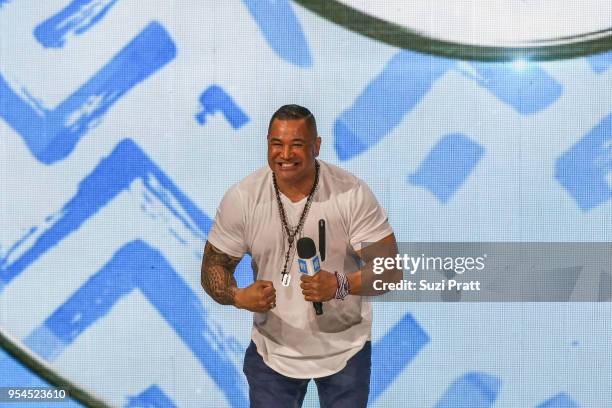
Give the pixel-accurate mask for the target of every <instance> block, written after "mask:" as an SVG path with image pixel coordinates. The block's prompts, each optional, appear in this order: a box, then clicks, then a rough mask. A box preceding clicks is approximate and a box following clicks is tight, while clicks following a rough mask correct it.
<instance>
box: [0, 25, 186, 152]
mask: <svg viewBox="0 0 612 408" xmlns="http://www.w3.org/2000/svg"><path fill="white" fill-rule="evenodd" d="M175 56H176V47H175V46H174V42H173V41H172V39H171V38H170V36H169V35H168V33H167V32H166V30H164V28H163V27H162V26H161V25H160V24H159V23H157V22H152V23H150V24H149V25H148V26H147V27H146V28H145V29H144V30H143V31H142V32H141V33H140V34H138V35H137V36H136V37H135V38H134V39H133V40H132V41H131V42H130V43H129V44H128V45H126V46H125V47H124V48H123V49H122V50H121V51H120V52H119V53H118V54H117V55H115V56H114V57H113V59H112V60H111V61H110V62H109V63H108V64H106V65H105V66H104V67H103V68H102V69H101V70H100V71H99V72H98V73H96V74H95V75H94V76H93V77H92V78H91V79H90V80H89V81H88V82H87V83H85V84H84V85H83V86H81V88H79V90H77V91H76V92H75V93H73V94H72V95H70V96H69V97H68V98H67V99H66V100H64V101H63V102H62V103H61V104H59V105H58V106H57V107H56V108H55V109H53V110H48V109H46V108H44V107H43V106H42V103H41V102H39V101H36V100H35V99H33V98H31V97H29V96H28V95H27V91H25V90H23V89H22V90H21V92H22V93H25V97H26V99H25V100H24V99H22V97H20V96H19V95H18V94H17V93H15V92H13V90H12V89H11V87H10V86H9V84H8V83H7V82H6V81H5V80H4V78H2V76H1V75H0V117H2V118H4V119H5V120H6V122H7V123H8V124H9V125H10V126H11V127H12V128H13V129H15V131H16V132H17V133H19V134H20V135H21V137H22V138H23V139H24V141H25V143H26V145H27V146H28V148H29V149H30V151H31V152H32V154H33V155H34V156H35V157H36V158H37V159H38V160H40V161H41V162H43V163H45V164H51V163H54V162H56V161H58V160H61V159H63V158H65V157H66V156H68V155H69V154H70V152H71V151H72V150H73V149H74V147H75V146H76V144H77V142H78V141H79V139H80V138H81V137H82V136H83V135H84V134H85V133H86V132H87V131H88V130H89V129H90V128H91V127H93V126H94V125H95V124H97V123H98V122H99V120H100V118H101V116H102V115H103V114H104V113H105V112H106V111H107V110H108V109H109V108H110V107H111V106H112V105H113V103H114V102H115V101H117V100H118V99H119V98H120V97H121V96H122V95H124V94H125V93H126V92H127V91H128V90H130V89H131V88H132V87H133V86H135V85H136V84H138V83H139V82H141V81H143V80H145V79H146V78H147V77H148V76H150V75H151V74H153V73H154V72H155V71H157V70H158V69H160V68H161V67H162V66H164V65H165V64H166V63H168V62H169V61H170V60H172V59H173V58H174V57H175Z"/></svg>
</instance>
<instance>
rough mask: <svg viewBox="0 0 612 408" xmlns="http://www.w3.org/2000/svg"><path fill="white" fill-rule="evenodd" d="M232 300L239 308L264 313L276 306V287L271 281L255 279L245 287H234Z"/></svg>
mask: <svg viewBox="0 0 612 408" xmlns="http://www.w3.org/2000/svg"><path fill="white" fill-rule="evenodd" d="M234 300H235V301H236V303H235V305H236V307H237V308H239V309H246V310H250V311H251V312H258V313H265V312H267V311H269V310H270V309H274V308H275V307H276V289H274V284H273V283H272V282H271V281H267V280H256V281H255V282H253V283H252V284H250V285H249V286H247V287H246V288H242V289H236V292H235V293H234Z"/></svg>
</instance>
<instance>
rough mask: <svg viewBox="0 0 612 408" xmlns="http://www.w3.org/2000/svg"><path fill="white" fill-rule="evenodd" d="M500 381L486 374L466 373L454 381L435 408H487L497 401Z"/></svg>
mask: <svg viewBox="0 0 612 408" xmlns="http://www.w3.org/2000/svg"><path fill="white" fill-rule="evenodd" d="M500 388H501V380H499V379H498V378H497V377H494V376H492V375H489V374H486V373H478V372H473V373H467V374H465V375H463V376H461V377H459V378H458V379H457V380H455V381H454V382H453V383H452V384H451V385H450V386H449V387H448V388H447V390H446V392H445V393H444V395H442V397H441V398H440V399H439V400H438V402H437V403H436V405H435V408H489V407H492V406H493V403H494V402H495V400H496V399H497V394H498V393H499V389H500Z"/></svg>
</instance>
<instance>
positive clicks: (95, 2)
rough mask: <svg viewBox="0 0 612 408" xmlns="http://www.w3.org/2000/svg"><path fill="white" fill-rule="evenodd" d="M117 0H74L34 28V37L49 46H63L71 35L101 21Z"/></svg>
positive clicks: (77, 33) (79, 32) (43, 44)
mask: <svg viewBox="0 0 612 408" xmlns="http://www.w3.org/2000/svg"><path fill="white" fill-rule="evenodd" d="M116 2H117V0H74V1H72V2H71V3H70V4H69V5H68V6H66V7H65V8H64V9H63V10H62V11H60V12H59V13H57V14H55V15H53V16H51V17H49V18H48V19H46V20H45V21H43V22H42V23H40V24H39V25H38V26H37V27H36V28H35V29H34V37H36V39H37V40H38V42H39V43H40V44H41V45H42V46H43V47H47V48H60V47H63V46H64V44H65V42H66V39H67V37H68V36H69V35H79V34H82V33H84V32H85V31H87V30H89V29H90V28H91V27H93V26H94V25H95V24H96V23H97V22H99V21H100V20H101V19H102V18H103V17H104V16H105V15H106V13H107V12H108V11H109V10H110V8H111V7H113V6H114V5H115V3H116Z"/></svg>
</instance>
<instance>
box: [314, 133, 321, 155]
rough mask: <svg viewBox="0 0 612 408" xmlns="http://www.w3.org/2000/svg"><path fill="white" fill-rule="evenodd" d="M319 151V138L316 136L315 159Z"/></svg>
mask: <svg viewBox="0 0 612 408" xmlns="http://www.w3.org/2000/svg"><path fill="white" fill-rule="evenodd" d="M320 149H321V138H320V137H319V136H317V138H316V139H315V155H314V156H315V157H319V150H320Z"/></svg>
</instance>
